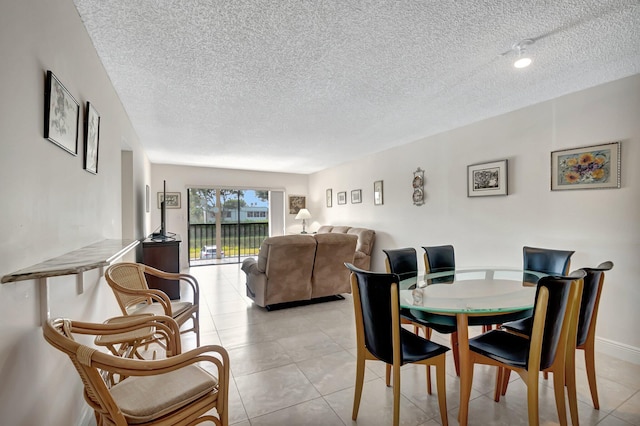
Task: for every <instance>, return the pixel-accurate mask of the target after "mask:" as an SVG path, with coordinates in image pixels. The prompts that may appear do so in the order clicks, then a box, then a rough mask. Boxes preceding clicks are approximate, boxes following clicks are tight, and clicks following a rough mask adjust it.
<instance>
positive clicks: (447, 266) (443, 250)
mask: <svg viewBox="0 0 640 426" xmlns="http://www.w3.org/2000/svg"><path fill="white" fill-rule="evenodd" d="M422 249H423V250H424V267H425V270H426V272H427V273H429V272H441V271H454V270H455V269H456V257H455V251H454V249H453V246H452V245H446V246H428V247H424V246H423V247H422Z"/></svg>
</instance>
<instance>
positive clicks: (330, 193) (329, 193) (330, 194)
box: [327, 189, 333, 207]
mask: <svg viewBox="0 0 640 426" xmlns="http://www.w3.org/2000/svg"><path fill="white" fill-rule="evenodd" d="M332 206H333V191H332V190H331V189H327V207H332Z"/></svg>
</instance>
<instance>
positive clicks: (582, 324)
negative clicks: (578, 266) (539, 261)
mask: <svg viewBox="0 0 640 426" xmlns="http://www.w3.org/2000/svg"><path fill="white" fill-rule="evenodd" d="M611 268H613V262H603V263H601V264H600V265H598V266H597V267H596V268H582V270H583V271H585V272H586V274H587V275H586V276H585V277H584V288H583V289H582V301H581V303H580V317H579V318H578V339H577V344H578V346H580V345H583V344H584V343H585V341H586V340H587V335H588V334H589V327H590V326H591V319H592V318H593V314H594V311H595V309H596V299H597V298H598V292H599V291H600V290H599V289H600V287H601V286H602V284H603V282H604V273H605V271H609V270H611Z"/></svg>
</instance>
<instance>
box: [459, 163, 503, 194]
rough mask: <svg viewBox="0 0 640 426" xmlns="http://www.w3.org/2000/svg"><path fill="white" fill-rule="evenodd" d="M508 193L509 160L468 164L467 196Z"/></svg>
mask: <svg viewBox="0 0 640 426" xmlns="http://www.w3.org/2000/svg"><path fill="white" fill-rule="evenodd" d="M507 194H508V191H507V160H500V161H494V162H491V163H482V164H473V165H471V166H467V197H486V196H491V195H507Z"/></svg>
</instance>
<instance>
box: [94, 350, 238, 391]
mask: <svg viewBox="0 0 640 426" xmlns="http://www.w3.org/2000/svg"><path fill="white" fill-rule="evenodd" d="M208 353H212V354H217V355H218V356H219V358H218V357H217V356H215V355H207V354H208ZM196 363H211V364H214V365H215V366H216V368H217V370H218V376H217V377H218V381H219V383H220V385H221V386H228V383H229V354H228V353H227V351H226V350H225V349H224V348H223V347H222V346H218V345H207V346H201V347H199V348H196V349H192V350H190V351H188V352H185V353H182V354H179V355H175V356H172V357H170V358H165V359H159V360H138V359H130V358H118V357H114V356H112V355H110V354H107V353H103V352H100V351H96V352H94V353H93V354H92V356H91V365H92V366H93V367H96V368H99V369H101V370H105V371H108V372H110V373H113V374H121V375H124V376H154V375H158V374H164V373H169V372H171V371H175V370H179V369H180V368H183V367H186V366H189V365H192V364H196ZM205 370H206V368H205Z"/></svg>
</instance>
